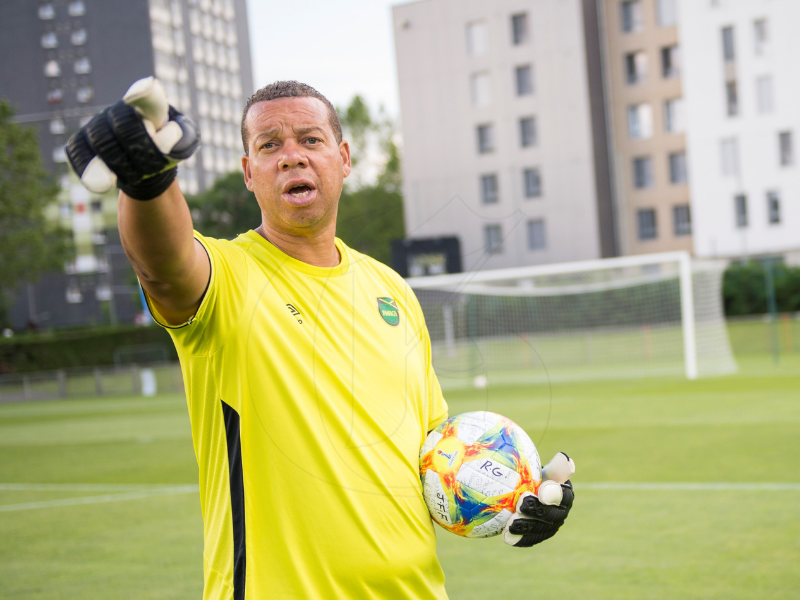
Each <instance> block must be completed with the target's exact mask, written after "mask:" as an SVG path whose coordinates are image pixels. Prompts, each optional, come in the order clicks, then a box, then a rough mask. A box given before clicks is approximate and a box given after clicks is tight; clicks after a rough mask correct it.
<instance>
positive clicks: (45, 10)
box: [39, 4, 56, 21]
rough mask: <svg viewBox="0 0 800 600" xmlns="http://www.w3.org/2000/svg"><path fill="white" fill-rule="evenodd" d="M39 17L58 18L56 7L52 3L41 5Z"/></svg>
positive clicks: (46, 18)
mask: <svg viewBox="0 0 800 600" xmlns="http://www.w3.org/2000/svg"><path fill="white" fill-rule="evenodd" d="M39 18H40V19H41V20H42V21H49V20H50V19H55V18H56V9H55V8H53V5H52V4H42V5H41V6H40V7H39Z"/></svg>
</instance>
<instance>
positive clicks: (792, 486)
mask: <svg viewBox="0 0 800 600" xmlns="http://www.w3.org/2000/svg"><path fill="white" fill-rule="evenodd" d="M575 489H576V490H667V491H674V490H724V491H756V492H761V491H800V483H726V482H685V483H684V482H677V481H675V482H666V483H647V482H641V483H639V482H636V483H633V482H632V483H624V482H601V481H598V482H590V483H580V482H576V483H575Z"/></svg>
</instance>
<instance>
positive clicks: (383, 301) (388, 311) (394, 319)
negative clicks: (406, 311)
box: [378, 298, 400, 327]
mask: <svg viewBox="0 0 800 600" xmlns="http://www.w3.org/2000/svg"><path fill="white" fill-rule="evenodd" d="M378 313H379V314H380V315H381V317H382V318H383V320H384V321H386V322H387V323H388V324H389V325H391V326H392V327H395V326H396V325H397V324H398V323H399V322H400V309H399V308H397V302H395V301H394V300H393V299H392V298H378Z"/></svg>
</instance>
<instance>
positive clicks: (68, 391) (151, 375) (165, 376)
mask: <svg viewBox="0 0 800 600" xmlns="http://www.w3.org/2000/svg"><path fill="white" fill-rule="evenodd" d="M183 391H184V390H183V377H182V376H181V367H180V364H178V363H174V362H161V363H152V364H142V365H125V366H118V367H95V368H90V369H59V370H58V371H44V372H39V373H26V374H15V375H0V402H18V401H20V400H48V399H55V398H78V397H80V398H86V397H89V396H110V395H116V394H118V395H144V396H153V395H155V394H156V393H168V392H183Z"/></svg>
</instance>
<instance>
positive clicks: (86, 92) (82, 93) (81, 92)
mask: <svg viewBox="0 0 800 600" xmlns="http://www.w3.org/2000/svg"><path fill="white" fill-rule="evenodd" d="M75 96H76V97H77V99H78V102H80V103H82V104H83V103H86V102H90V101H91V99H92V98H94V90H93V89H92V87H91V86H89V85H82V86H81V87H79V88H78V91H77V92H76V93H75Z"/></svg>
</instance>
